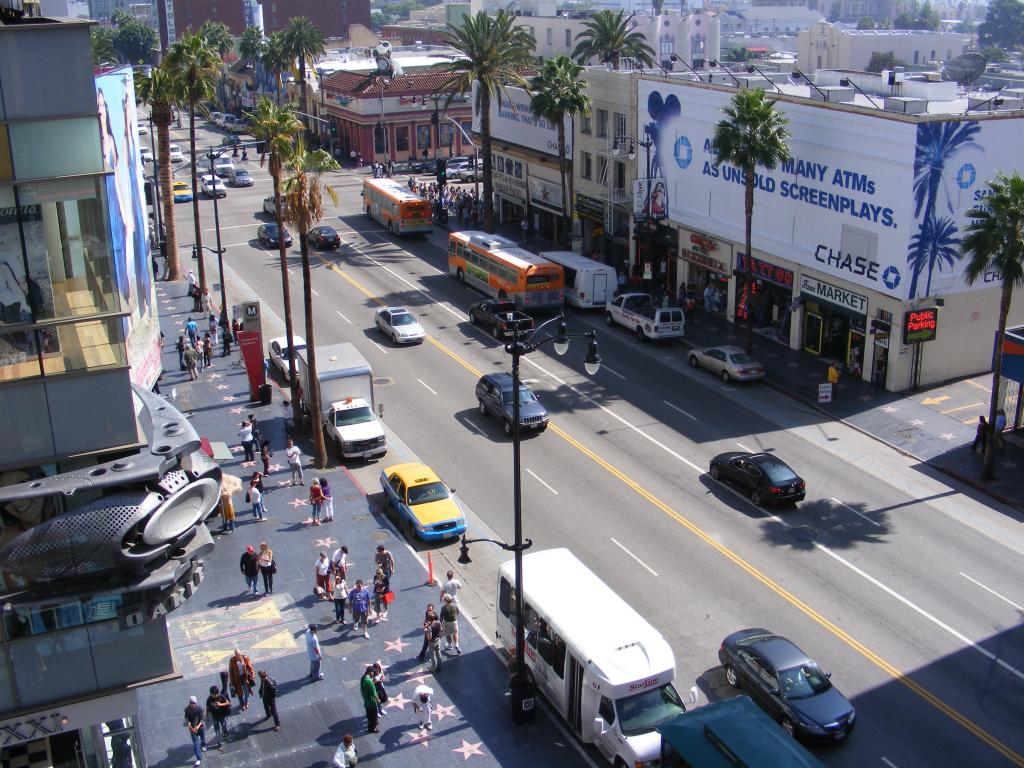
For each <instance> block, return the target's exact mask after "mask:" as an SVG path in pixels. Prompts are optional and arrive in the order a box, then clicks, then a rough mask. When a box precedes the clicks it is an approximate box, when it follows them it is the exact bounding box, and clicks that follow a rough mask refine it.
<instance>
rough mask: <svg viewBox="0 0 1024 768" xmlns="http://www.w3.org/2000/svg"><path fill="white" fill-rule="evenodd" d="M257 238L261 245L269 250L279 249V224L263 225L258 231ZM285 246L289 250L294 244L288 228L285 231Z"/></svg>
mask: <svg viewBox="0 0 1024 768" xmlns="http://www.w3.org/2000/svg"><path fill="white" fill-rule="evenodd" d="M256 238H257V239H258V240H259V241H260V244H261V245H263V246H265V247H267V248H277V247H278V240H277V224H261V225H260V228H259V229H258V230H257V231H256ZM284 244H285V247H287V248H290V247H291V244H292V233H291V232H289V231H288V229H287V228H285V230H284Z"/></svg>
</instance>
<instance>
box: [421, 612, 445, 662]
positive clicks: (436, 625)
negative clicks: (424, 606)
mask: <svg viewBox="0 0 1024 768" xmlns="http://www.w3.org/2000/svg"><path fill="white" fill-rule="evenodd" d="M441 631H442V629H441V620H440V619H439V618H438V616H437V614H436V613H434V614H431V619H430V621H429V622H427V623H426V624H425V625H424V627H423V633H424V635H426V637H427V643H428V645H429V650H430V663H431V668H430V671H431V672H433V673H434V674H437V673H438V672H440V671H441Z"/></svg>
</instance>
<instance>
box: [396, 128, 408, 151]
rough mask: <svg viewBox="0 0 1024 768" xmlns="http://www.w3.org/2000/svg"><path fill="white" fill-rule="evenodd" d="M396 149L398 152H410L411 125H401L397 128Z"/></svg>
mask: <svg viewBox="0 0 1024 768" xmlns="http://www.w3.org/2000/svg"><path fill="white" fill-rule="evenodd" d="M395 151H396V152H408V151H409V126H408V125H400V126H398V127H397V128H395Z"/></svg>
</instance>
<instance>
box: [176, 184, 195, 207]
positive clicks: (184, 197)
mask: <svg viewBox="0 0 1024 768" xmlns="http://www.w3.org/2000/svg"><path fill="white" fill-rule="evenodd" d="M171 191H172V193H173V195H174V202H176V203H188V202H190V201H191V200H192V187H190V186H189V185H188V184H187V183H185V182H184V181H176V182H174V183H173V184H172V185H171Z"/></svg>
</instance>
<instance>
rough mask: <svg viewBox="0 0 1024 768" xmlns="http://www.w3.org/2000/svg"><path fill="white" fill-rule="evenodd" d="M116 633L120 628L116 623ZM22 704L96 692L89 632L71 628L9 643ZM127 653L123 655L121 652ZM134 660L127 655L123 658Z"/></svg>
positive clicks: (122, 658)
mask: <svg viewBox="0 0 1024 768" xmlns="http://www.w3.org/2000/svg"><path fill="white" fill-rule="evenodd" d="M114 628H115V630H116V628H117V625H116V622H115V623H114ZM7 647H8V648H9V649H10V653H11V661H12V666H13V668H14V675H15V679H16V680H17V685H18V694H19V695H20V697H21V703H22V704H23V705H25V706H32V705H34V704H39V703H42V702H44V701H53V700H55V699H58V700H59V699H63V698H68V697H72V696H77V695H80V694H83V693H88V692H90V691H95V690H96V676H95V674H94V672H93V662H92V653H91V651H90V649H89V637H88V634H87V630H86V629H85V628H82V629H72V630H68V631H66V632H54V633H50V634H46V635H38V636H35V637H30V638H25V639H24V640H19V641H17V642H13V643H9V644H8V646H7ZM122 653H124V652H122ZM126 658H134V657H131V656H129V655H128V654H125V655H123V656H122V657H121V662H120V663H121V666H122V667H124V666H125V665H124V659H126Z"/></svg>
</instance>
